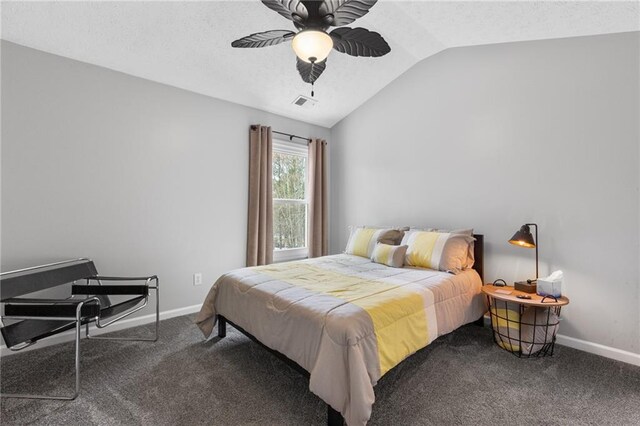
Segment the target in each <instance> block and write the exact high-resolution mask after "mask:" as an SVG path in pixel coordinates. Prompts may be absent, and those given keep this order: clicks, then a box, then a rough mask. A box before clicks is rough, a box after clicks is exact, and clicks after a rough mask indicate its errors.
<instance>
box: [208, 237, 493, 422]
mask: <svg viewBox="0 0 640 426" xmlns="http://www.w3.org/2000/svg"><path fill="white" fill-rule="evenodd" d="M473 236H474V238H475V239H476V241H475V245H474V250H473V255H474V259H475V261H474V264H473V269H475V271H476V272H477V273H478V274H479V275H480V279H481V280H483V281H482V282H483V283H484V235H482V234H474V235H473ZM217 319H218V337H219V338H221V339H222V338H224V337H226V335H227V324H230V325H231V326H233V328H235V329H236V330H238V331H239V332H240V333H242V334H244V335H245V336H247V337H248V338H249V339H251V340H253V341H254V342H256V343H257V344H259V345H260V346H262V347H263V348H265V349H266V350H267V351H269V352H271V353H272V354H273V355H275V356H276V357H278V358H280V359H281V360H282V361H284V362H285V363H286V364H287V365H289V366H290V367H291V368H293V369H294V370H296V371H297V372H298V373H300V374H301V375H303V376H304V377H306V378H307V379H309V376H310V373H309V372H308V371H307V370H305V369H304V368H302V367H301V366H300V365H299V364H298V363H297V362H295V361H293V360H291V359H289V358H288V357H287V356H286V355H284V354H282V353H281V352H278V351H276V350H274V349H271V348H269V347H268V346H266V345H264V344H263V343H262V342H260V341H259V340H258V339H256V338H255V337H254V336H253V335H252V334H251V333H249V332H247V331H246V330H244V329H243V328H242V327H239V326H237V325H236V324H234V323H233V322H232V321H229V320H228V319H227V318H225V317H224V316H222V315H218V316H217ZM474 324H476V325H479V326H484V315H483V316H481V317H480V318H479V319H478V320H476V321H474ZM425 348H426V347H425ZM425 348H422V349H420V350H419V351H418V352H420V351H422V350H423V349H425ZM403 362H404V361H403ZM396 367H397V366H396ZM394 368H395V367H394ZM327 425H328V426H342V425H344V419H343V417H342V414H340V413H339V412H338V411H336V410H334V409H333V407H331V405H329V404H327Z"/></svg>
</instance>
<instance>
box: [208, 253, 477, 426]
mask: <svg viewBox="0 0 640 426" xmlns="http://www.w3.org/2000/svg"><path fill="white" fill-rule="evenodd" d="M481 287H482V283H481V280H480V277H479V275H478V274H477V273H476V272H475V271H473V270H468V271H464V272H462V273H460V274H458V275H451V274H448V273H444V272H438V271H433V270H426V269H411V268H390V267H387V266H384V265H380V264H377V263H372V262H371V261H370V260H369V259H366V258H363V257H358V256H351V255H346V254H342V255H335V256H325V257H321V258H316V259H309V260H303V261H298V262H289V263H280V264H274V265H267V266H258V267H252V268H243V269H239V270H236V271H232V272H229V273H227V274H225V275H223V276H222V277H220V279H219V280H218V281H217V282H216V284H214V286H213V287H212V288H211V291H210V292H209V294H208V295H207V298H206V300H205V302H204V304H203V306H202V310H201V311H200V313H199V315H198V317H197V319H196V321H197V323H198V326H199V327H200V328H201V329H202V331H203V333H204V334H205V336H207V337H208V336H210V335H211V333H212V331H213V327H214V325H215V316H216V314H220V315H223V316H225V317H227V318H228V319H229V320H231V321H233V322H234V323H236V324H238V326H240V327H242V328H244V329H245V330H247V331H248V332H249V333H251V334H253V336H255V337H256V338H257V339H258V340H260V341H261V342H262V343H263V344H265V345H266V346H268V347H270V348H272V349H275V350H277V351H279V352H281V353H283V354H284V355H286V356H287V357H288V358H290V359H292V360H293V361H295V362H297V363H298V364H299V365H300V366H302V367H303V368H305V369H306V370H307V371H309V373H310V382H309V388H310V390H311V391H312V392H313V393H315V394H316V395H318V396H319V397H320V398H322V399H323V400H324V401H325V402H327V403H328V404H330V405H331V406H332V407H333V408H334V409H336V410H338V411H340V413H342V415H343V416H344V418H345V420H346V422H347V424H348V425H350V426H352V425H364V424H366V422H367V421H368V419H369V416H370V415H371V407H372V405H373V402H374V399H375V396H374V392H373V386H374V385H375V384H376V383H377V381H378V380H379V379H380V377H382V375H384V374H385V373H386V372H387V371H389V370H390V369H391V368H393V367H394V366H396V365H397V364H398V363H400V361H402V360H403V359H405V358H406V357H407V356H409V355H411V354H412V353H414V352H416V351H417V350H419V349H421V348H423V347H425V346H427V345H428V344H429V343H431V342H432V341H433V340H434V339H436V338H437V337H438V336H441V335H443V334H446V333H449V332H451V331H453V330H455V329H456V328H458V327H460V326H461V325H463V324H466V323H468V322H471V321H474V320H476V319H478V318H479V317H480V316H481V315H482V313H483V312H484V310H485V304H484V299H483V297H482V296H481V294H480V289H481Z"/></svg>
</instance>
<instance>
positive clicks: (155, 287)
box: [0, 258, 160, 401]
mask: <svg viewBox="0 0 640 426" xmlns="http://www.w3.org/2000/svg"><path fill="white" fill-rule="evenodd" d="M79 261H91V259H88V258H78V259H72V260H65V261H61V262H53V263H48V264H46V265H38V266H32V267H29V268H23V269H17V270H14V271H8V272H3V273H0V277H1V276H5V275H10V274H16V273H21V272H27V271H33V270H37V269H42V268H48V267H52V266H59V265H64V264H68V263H69V264H70V263H74V262H79ZM103 280H104V281H145V285H146V286H147V287H148V289H149V290H154V291H155V299H156V306H155V308H156V309H155V311H156V312H155V313H156V315H155V317H156V318H155V332H154V335H153V337H150V338H137V337H108V336H92V335H90V334H89V325H90V323H91V322H95V324H96V327H97V328H99V329H102V328H106V327H108V326H110V325H111V324H114V323H115V322H117V321H120V320H121V319H123V318H126V317H128V316H130V315H132V314H134V313H136V312H138V311H140V310H141V309H143V308H145V307H146V306H147V305H148V302H149V292H148V290H147V294H146V296H145V298H144V300H143V303H142V304H140V305H139V306H137V307H135V308H134V309H132V310H130V311H127V312H125V313H123V314H121V315H118V316H117V317H116V318H113V319H110V320H108V321H106V322H104V323H103V322H102V318H101V315H100V310H101V309H100V308H101V303H100V299H99V298H98V297H96V296H92V297H87V298H85V299H83V300H81V301H79V302H78V301H77V300H74V295H72V296H71V297H70V298H68V299H61V300H59V301H56V304H71V303H73V304H75V303H77V306H76V314H75V316H74V317H58V316H55V317H45V316H16V315H0V324H1V325H2V326H4V323H3V320H5V319H10V320H43V321H44V320H55V321H65V320H67V321H74V322H75V337H74V341H75V349H74V371H75V387H74V392H73V394H72V395H69V396H66V395H39V394H18V393H0V398H23V399H50V400H63V401H71V400H74V399H76V398H77V397H78V395H79V394H80V340H81V329H82V323H83V321H86V324H85V326H86V328H85V336H86V338H87V339H91V340H120V341H141V342H157V341H158V338H159V329H160V280H159V279H158V277H157V276H156V275H152V276H150V277H102V276H95V277H90V278H87V279H86V283H87V285H89V284H90V283H91V281H97V282H98V284H99V285H102V281H103ZM152 282H153V283H154V285H151V283H152ZM73 283H74V284H75V281H73ZM12 303H19V301H12ZM29 303H30V304H38V303H41V304H50V303H51V302H49V301H43V302H37V301H35V300H33V299H31V300H29ZM91 303H93V304H96V305H98V315H96V316H93V317H87V316H84V317H83V316H82V308H83V307H84V306H85V305H88V304H91ZM37 342H38V341H37V340H36V341H31V342H26V343H24V344H21V345H16V346H13V347H9V346H7V348H8V349H9V350H11V351H13V352H18V351H21V350H23V349H26V348H27V347H29V346H32V345H34V344H36V343H37Z"/></svg>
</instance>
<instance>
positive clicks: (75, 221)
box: [1, 41, 329, 311]
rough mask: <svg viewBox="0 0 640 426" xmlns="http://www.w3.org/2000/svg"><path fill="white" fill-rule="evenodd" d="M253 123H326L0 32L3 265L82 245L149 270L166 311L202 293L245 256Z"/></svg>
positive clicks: (317, 130)
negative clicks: (197, 281) (15, 40)
mask: <svg viewBox="0 0 640 426" xmlns="http://www.w3.org/2000/svg"><path fill="white" fill-rule="evenodd" d="M253 123H261V124H265V125H271V126H273V128H274V129H276V130H281V131H286V132H291V133H295V134H298V135H309V136H317V137H324V138H327V137H328V135H329V130H328V129H325V128H321V127H317V126H312V125H308V124H305V123H301V122H296V121H293V120H290V119H286V118H283V117H280V116H276V115H272V114H268V113H265V112H262V111H258V110H255V109H251V108H246V107H243V106H240V105H236V104H232V103H228V102H224V101H220V100H217V99H213V98H210V97H206V96H201V95H198V94H195V93H191V92H188V91H184V90H180V89H176V88H173V87H169V86H165V85H162V84H157V83H153V82H150V81H147V80H144V79H140V78H136V77H132V76H129V75H126V74H122V73H119V72H114V71H111V70H108V69H105V68H100V67H97V66H93V65H89V64H86V63H81V62H77V61H73V60H70V59H66V58H62V57H59V56H55V55H50V54H47V53H43V52H40V51H37V50H33V49H29V48H25V47H22V46H19V45H16V44H12V43H9V42H5V41H3V42H2V239H1V242H2V270H8V269H12V268H16V267H22V266H28V265H32V264H34V263H39V262H47V261H53V260H59V259H65V258H73V257H79V256H88V257H91V258H93V259H94V260H95V261H96V263H97V265H98V269H99V271H102V273H107V274H116V275H117V274H123V275H129V274H133V275H139V274H158V275H159V276H160V280H161V281H160V284H161V288H162V299H161V302H162V303H161V309H162V310H163V311H165V310H169V309H175V308H181V307H185V306H189V305H195V304H199V303H202V301H203V299H204V296H205V294H206V292H207V291H208V290H209V288H210V286H211V284H212V283H213V282H214V281H215V280H216V279H217V277H218V276H219V275H221V274H222V273H224V272H226V271H228V270H229V269H232V268H238V267H242V266H244V259H245V245H246V240H245V238H246V237H245V236H246V220H247V174H248V170H247V167H248V164H247V163H248V157H249V153H248V139H249V136H248V135H249V125H250V124H253ZM194 272H201V273H202V274H203V281H204V284H203V285H202V286H199V287H194V286H193V285H192V274H193V273H194Z"/></svg>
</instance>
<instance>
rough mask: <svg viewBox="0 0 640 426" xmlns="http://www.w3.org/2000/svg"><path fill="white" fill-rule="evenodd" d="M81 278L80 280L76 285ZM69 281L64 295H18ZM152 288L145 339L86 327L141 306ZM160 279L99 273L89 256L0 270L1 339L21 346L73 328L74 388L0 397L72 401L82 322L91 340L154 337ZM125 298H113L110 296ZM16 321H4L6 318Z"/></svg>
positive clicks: (115, 318)
mask: <svg viewBox="0 0 640 426" xmlns="http://www.w3.org/2000/svg"><path fill="white" fill-rule="evenodd" d="M82 281H84V284H77V283H78V282H82ZM103 281H105V282H130V281H144V284H135V285H134V284H103ZM69 284H71V297H68V298H66V299H50V298H28V297H20V296H24V295H28V294H30V293H34V292H37V291H41V290H46V289H50V288H53V287H58V286H62V285H69ZM150 290H154V291H155V296H156V297H155V301H156V315H155V316H156V318H155V334H154V336H153V337H148V338H135V337H106V336H104V337H103V336H91V335H90V334H89V325H90V324H95V326H96V327H97V328H104V327H108V326H109V325H111V324H113V323H115V322H117V321H119V320H121V319H123V318H125V317H127V316H129V315H131V314H133V313H135V312H137V311H139V310H141V309H143V308H144V307H145V306H147V304H148V302H149V291H150ZM159 291H160V290H159V281H158V277H157V276H155V275H152V276H148V277H106V276H100V275H98V271H97V270H96V267H95V265H94V263H93V262H92V261H91V260H90V259H76V260H67V261H63V262H56V263H50V264H47V265H40V266H34V267H31V268H26V269H20V270H16V271H10V272H4V273H2V274H0V303H2V305H3V308H4V314H3V315H2V316H1V319H2V328H1V329H0V331H1V332H2V337H3V339H4V342H5V345H6V346H7V347H8V348H9V349H11V350H13V351H19V350H22V349H25V348H27V347H29V346H31V345H33V344H35V343H36V342H38V341H39V340H41V339H44V338H47V337H50V336H53V335H56V334H59V333H62V332H64V331H67V330H71V329H75V391H74V393H73V394H72V395H70V396H55V395H51V396H49V395H31V394H1V395H0V396H2V397H3V398H33V399H61V400H72V399H75V398H76V397H77V396H78V394H79V392H80V335H81V328H82V326H83V325H84V326H85V333H86V337H87V338H90V339H108V340H129V341H151V342H155V341H157V340H158V331H159V324H160V294H159ZM116 295H118V296H124V300H120V301H118V302H112V300H111V299H110V298H109V296H116ZM7 320H8V321H15V322H12V323H11V324H8V325H4V324H5V321H7Z"/></svg>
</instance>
